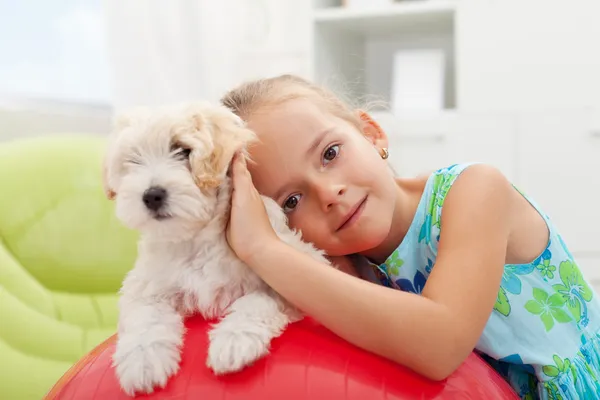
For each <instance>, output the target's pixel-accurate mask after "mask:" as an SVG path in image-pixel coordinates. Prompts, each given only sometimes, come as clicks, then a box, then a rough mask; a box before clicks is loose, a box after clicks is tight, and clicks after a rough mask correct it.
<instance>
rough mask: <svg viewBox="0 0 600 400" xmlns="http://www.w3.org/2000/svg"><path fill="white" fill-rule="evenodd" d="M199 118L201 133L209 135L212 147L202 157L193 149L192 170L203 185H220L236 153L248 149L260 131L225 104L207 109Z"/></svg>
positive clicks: (244, 151) (198, 125)
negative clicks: (250, 127)
mask: <svg viewBox="0 0 600 400" xmlns="http://www.w3.org/2000/svg"><path fill="white" fill-rule="evenodd" d="M196 121H197V129H198V135H200V136H208V138H207V139H208V141H209V142H210V143H211V145H212V146H210V147H212V149H210V151H209V152H208V154H207V153H204V154H202V155H199V157H194V152H193V151H192V159H191V163H192V173H193V174H194V178H195V179H196V183H197V184H198V186H199V187H200V188H206V187H216V186H218V185H220V184H221V183H222V181H223V179H225V177H226V175H227V172H228V170H229V166H230V164H231V161H232V160H233V156H234V155H235V153H237V152H239V151H241V152H243V153H246V150H247V146H248V145H249V144H250V143H252V142H253V141H255V140H256V135H255V134H254V132H253V131H252V130H250V129H248V128H247V127H246V124H245V123H244V121H242V119H241V118H239V117H238V116H237V115H235V114H233V113H231V112H230V111H229V110H225V109H221V108H215V109H212V110H211V111H210V112H205V113H203V115H201V116H199V118H197V119H196ZM204 141H205V142H207V140H204Z"/></svg>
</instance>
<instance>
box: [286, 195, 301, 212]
mask: <svg viewBox="0 0 600 400" xmlns="http://www.w3.org/2000/svg"><path fill="white" fill-rule="evenodd" d="M299 202H300V195H299V194H295V195H293V196H290V197H288V198H287V200H286V201H285V202H284V203H283V212H285V213H289V212H292V211H294V209H295V208H296V206H298V203H299Z"/></svg>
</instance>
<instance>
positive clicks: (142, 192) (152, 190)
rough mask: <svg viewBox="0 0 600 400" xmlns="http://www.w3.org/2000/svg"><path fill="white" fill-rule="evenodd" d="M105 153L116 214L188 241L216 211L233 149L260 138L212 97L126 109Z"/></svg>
mask: <svg viewBox="0 0 600 400" xmlns="http://www.w3.org/2000/svg"><path fill="white" fill-rule="evenodd" d="M117 121H118V122H117V124H116V129H115V132H114V133H113V135H112V137H111V140H110V141H109V147H108V151H107V153H106V159H105V187H106V189H107V193H108V195H109V197H110V198H114V199H115V200H116V213H117V217H118V218H119V219H120V220H121V221H122V222H123V223H124V224H125V225H126V226H128V227H130V228H132V229H136V230H139V231H140V232H142V233H147V234H152V235H161V236H163V237H164V239H165V240H174V241H177V240H183V239H186V238H189V237H190V236H191V235H193V233H194V232H195V231H196V230H197V229H199V228H201V227H202V226H203V225H205V224H206V223H207V222H209V221H210V220H211V219H212V218H213V217H214V216H215V213H216V209H217V193H218V188H219V185H220V184H221V183H222V182H223V180H224V179H226V174H227V170H228V168H229V165H230V163H231V160H232V158H233V156H234V154H235V153H236V152H237V151H239V150H242V149H244V148H245V146H246V145H247V144H248V143H249V142H250V141H252V140H253V139H254V134H253V132H252V131H250V130H248V129H246V128H244V126H243V123H242V121H241V120H240V119H239V118H238V117H237V116H235V115H234V114H233V113H231V112H229V111H228V110H226V109H224V108H221V107H216V106H209V105H205V104H188V105H177V106H173V107H169V108H156V109H138V110H135V111H132V112H130V113H127V114H124V115H122V116H120V117H119V118H118V120H117Z"/></svg>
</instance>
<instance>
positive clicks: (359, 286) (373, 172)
mask: <svg viewBox="0 0 600 400" xmlns="http://www.w3.org/2000/svg"><path fill="white" fill-rule="evenodd" d="M222 101H223V103H224V104H225V105H226V106H227V107H228V108H230V109H231V110H233V111H234V112H235V113H236V114H238V115H239V116H240V117H242V118H243V119H244V120H245V121H246V122H247V124H248V126H249V127H250V128H251V129H253V130H254V131H255V132H256V133H257V135H258V137H259V139H260V140H259V142H258V143H257V144H256V145H254V146H253V147H251V148H250V158H251V159H252V163H251V164H250V165H248V166H246V164H245V162H244V160H243V158H242V157H237V158H236V160H235V162H234V166H233V179H234V194H233V199H232V210H231V217H230V223H229V228H228V240H229V243H230V245H231V247H232V248H233V250H234V251H235V252H236V253H237V255H238V256H239V257H240V258H241V259H243V260H244V261H245V262H247V264H248V265H249V266H250V267H251V268H253V269H254V270H255V271H256V272H257V273H258V274H259V275H260V276H261V277H262V278H263V279H264V280H265V281H266V282H267V283H268V284H269V285H271V286H272V287H273V288H274V289H275V290H276V291H277V292H279V293H280V294H281V295H282V296H284V297H285V298H287V299H288V300H289V301H291V302H292V303H294V304H295V305H296V306H298V307H299V308H300V309H302V310H304V311H305V312H306V313H307V314H309V315H311V316H313V317H314V318H315V319H317V320H319V321H320V322H321V323H322V324H323V325H324V326H326V327H327V328H329V329H330V330H332V331H333V332H335V333H336V334H338V335H339V336H341V337H342V338H344V339H346V340H348V341H350V342H352V343H354V344H355V345H357V346H359V347H361V348H363V349H366V350H368V351H371V352H374V353H376V354H379V355H381V356H383V357H387V358H389V359H391V360H393V361H395V362H398V363H400V364H403V365H406V366H407V367H409V368H411V369H413V370H415V371H417V372H418V373H420V374H422V375H425V376H427V377H429V378H431V379H436V380H441V379H444V378H446V377H447V376H448V375H450V374H451V373H452V372H453V371H454V370H455V369H456V368H457V367H458V366H459V365H460V364H461V363H462V362H463V360H465V358H466V357H467V356H468V354H469V353H470V352H471V351H473V349H476V350H477V351H478V352H480V353H481V354H483V355H484V357H485V358H486V360H487V361H488V362H489V363H490V364H491V365H492V366H493V367H494V368H496V369H497V370H498V371H499V372H500V373H501V374H502V375H503V376H504V377H505V378H506V379H507V380H508V381H509V383H510V384H511V385H512V387H513V388H514V389H515V391H517V393H518V394H519V395H520V396H521V397H522V398H527V399H536V398H541V399H561V398H562V399H591V398H598V396H599V395H598V393H600V383H599V382H598V378H599V376H600V302H599V301H598V299H597V295H596V294H595V293H594V292H593V291H592V289H591V286H590V285H589V284H588V283H587V282H586V280H585V278H584V277H583V276H582V274H581V272H580V270H579V269H578V267H577V263H576V261H575V260H574V258H573V256H572V255H571V254H570V252H569V250H568V249H567V247H566V245H565V244H564V242H563V241H562V239H561V236H560V234H559V233H558V231H557V230H556V228H555V227H554V226H553V225H552V223H551V221H550V220H549V218H548V217H547V216H546V215H545V214H544V213H543V212H542V211H541V210H540V208H538V206H537V205H536V204H535V203H534V202H533V201H532V200H531V199H529V198H528V197H527V196H526V195H524V194H522V193H521V192H519V191H517V190H516V189H515V188H514V187H513V186H512V185H511V184H510V183H509V182H508V181H507V179H506V178H505V177H504V176H503V175H502V174H501V173H500V172H499V171H498V170H496V169H495V168H493V167H491V166H488V165H484V164H473V165H462V164H459V165H452V166H448V167H447V168H443V169H440V170H438V171H436V172H434V173H432V174H431V175H429V176H428V177H422V178H421V177H420V178H396V177H394V175H393V173H392V172H391V170H390V168H389V167H388V165H387V162H386V159H387V158H388V151H387V143H388V142H387V136H386V134H385V132H383V130H382V129H381V128H380V127H379V126H378V124H377V123H376V122H375V121H374V120H373V119H371V118H370V117H369V115H368V114H366V113H364V112H360V111H358V112H355V111H354V110H351V109H349V108H348V107H347V106H345V105H344V103H342V102H341V101H340V100H339V99H338V98H336V97H334V95H332V94H331V93H330V92H328V91H326V90H325V89H323V88H320V87H317V86H315V85H313V84H311V83H309V82H307V81H305V80H303V79H301V78H298V77H294V76H288V75H286V76H280V77H276V78H272V79H266V80H259V81H255V82H250V83H246V84H244V85H242V86H241V87H238V88H236V89H234V90H232V91H231V92H229V93H227V94H226V96H225V97H224V98H223V100H222ZM259 192H260V193H262V194H265V195H267V196H269V197H271V198H273V199H275V200H276V201H277V202H279V203H280V204H281V206H282V207H283V208H284V210H285V211H286V212H287V214H288V216H289V222H290V225H291V226H293V227H295V228H297V229H300V230H301V231H302V233H303V235H304V238H305V240H307V241H310V242H313V243H314V244H315V245H316V246H317V247H319V248H321V249H323V250H325V251H326V252H327V253H328V254H329V255H330V256H331V258H332V261H334V263H335V264H336V265H337V266H338V267H339V269H334V268H329V267H326V266H325V265H321V264H319V263H318V262H317V261H314V260H312V259H311V258H309V257H308V256H305V255H304V254H301V253H299V252H297V251H295V250H294V249H292V248H290V247H288V246H287V245H286V244H285V243H283V242H281V241H280V240H279V239H278V238H277V237H276V235H275V234H274V232H273V230H272V229H271V226H270V224H269V222H268V219H267V216H266V213H265V210H264V208H263V205H262V202H261V201H260V198H259V195H258V193H259ZM344 272H345V273H344ZM357 278H362V279H357ZM369 281H370V282H369ZM372 282H376V283H378V285H374V284H373V283H372Z"/></svg>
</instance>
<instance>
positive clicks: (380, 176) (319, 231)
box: [247, 99, 398, 256]
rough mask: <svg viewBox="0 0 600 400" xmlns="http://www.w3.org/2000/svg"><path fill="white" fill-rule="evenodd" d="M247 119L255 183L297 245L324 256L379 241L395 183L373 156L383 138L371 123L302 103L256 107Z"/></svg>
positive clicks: (387, 222)
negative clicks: (296, 232)
mask: <svg viewBox="0 0 600 400" xmlns="http://www.w3.org/2000/svg"><path fill="white" fill-rule="evenodd" d="M247 122H248V125H249V127H250V128H251V129H253V130H254V131H255V132H256V133H257V135H258V137H259V139H260V142H259V143H258V144H256V145H254V146H252V147H251V148H250V156H251V158H252V160H253V161H254V163H250V165H249V169H250V172H251V174H252V178H253V181H254V184H255V186H256V188H257V189H258V191H259V192H260V193H262V194H264V195H266V196H268V197H271V198H273V199H274V200H275V201H276V202H278V203H279V204H280V205H281V206H282V207H283V209H284V211H285V212H286V213H287V216H288V218H289V223H290V226H292V227H294V228H296V229H300V230H301V231H302V234H303V238H304V240H306V241H309V242H312V243H314V244H315V245H316V246H317V247H319V248H321V249H323V250H325V251H326V252H327V253H328V254H329V255H330V256H339V255H347V254H352V253H359V252H363V251H366V250H369V249H373V248H375V247H377V246H378V245H379V244H381V243H382V242H383V241H384V239H385V238H386V237H387V236H388V234H389V232H390V226H391V223H392V217H393V215H394V209H395V205H396V203H397V201H396V200H397V196H398V195H397V193H398V186H397V185H396V183H395V180H394V177H393V174H392V172H391V171H390V169H389V168H388V166H387V163H386V161H385V160H383V159H382V158H381V155H380V149H381V148H383V147H387V137H386V136H385V134H384V133H383V132H382V131H381V130H380V129H378V127H377V126H376V125H375V124H370V123H365V128H364V129H363V132H360V131H359V130H357V128H356V127H355V126H353V125H352V124H350V123H349V122H346V121H345V120H343V119H341V118H338V117H336V116H334V115H332V114H331V113H329V112H328V111H326V110H325V107H319V105H318V104H316V103H315V102H314V101H310V100H307V99H296V100H290V101H286V102H284V103H282V104H280V105H278V106H276V107H269V108H265V109H263V110H259V112H257V113H255V114H253V115H250V117H249V118H248V120H247Z"/></svg>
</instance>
